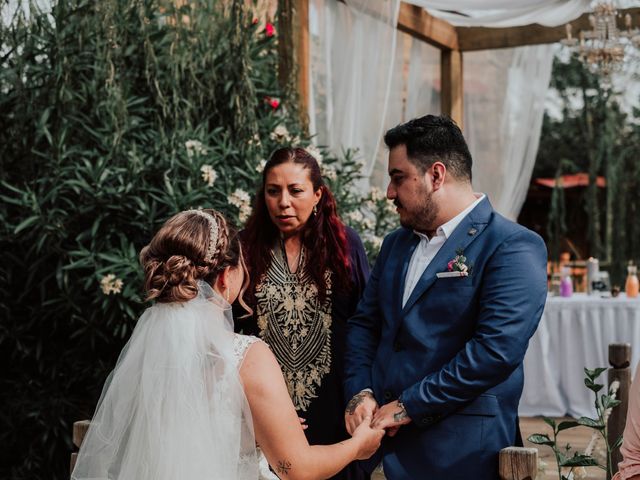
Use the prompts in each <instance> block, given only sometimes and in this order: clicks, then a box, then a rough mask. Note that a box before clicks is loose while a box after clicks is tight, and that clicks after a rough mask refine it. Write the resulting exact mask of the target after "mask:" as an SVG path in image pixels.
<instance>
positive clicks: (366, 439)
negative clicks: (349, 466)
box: [352, 415, 385, 460]
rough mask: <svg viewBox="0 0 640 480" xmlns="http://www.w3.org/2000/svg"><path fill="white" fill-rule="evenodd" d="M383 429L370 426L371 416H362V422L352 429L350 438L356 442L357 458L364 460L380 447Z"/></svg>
mask: <svg viewBox="0 0 640 480" xmlns="http://www.w3.org/2000/svg"><path fill="white" fill-rule="evenodd" d="M384 434H385V431H384V429H382V428H371V417H370V416H369V415H367V416H366V417H364V419H363V421H362V423H361V424H360V425H358V427H357V428H356V429H355V430H354V431H353V436H352V438H353V439H354V440H355V441H356V442H358V447H359V448H358V457H357V460H366V459H367V458H370V457H371V455H373V454H374V453H375V452H376V450H378V448H379V447H380V442H381V441H382V437H384Z"/></svg>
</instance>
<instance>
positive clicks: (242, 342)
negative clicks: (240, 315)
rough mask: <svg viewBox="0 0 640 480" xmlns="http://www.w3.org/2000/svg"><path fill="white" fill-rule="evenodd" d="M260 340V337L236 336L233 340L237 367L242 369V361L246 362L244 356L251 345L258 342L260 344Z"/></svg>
mask: <svg viewBox="0 0 640 480" xmlns="http://www.w3.org/2000/svg"><path fill="white" fill-rule="evenodd" d="M259 341H260V339H259V338H258V337H254V336H253V335H240V334H237V333H236V334H235V337H234V338H233V354H234V357H235V360H236V367H237V368H240V367H241V366H242V361H243V360H244V356H245V354H246V353H247V350H248V349H249V347H250V346H251V345H253V344H254V343H256V342H259Z"/></svg>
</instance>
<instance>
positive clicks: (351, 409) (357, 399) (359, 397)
mask: <svg viewBox="0 0 640 480" xmlns="http://www.w3.org/2000/svg"><path fill="white" fill-rule="evenodd" d="M366 397H370V398H374V397H373V394H372V393H371V392H368V391H364V392H360V393H356V394H355V395H354V396H353V398H352V399H351V400H349V403H347V408H346V409H345V410H346V412H347V413H348V414H349V415H353V414H354V413H355V411H356V408H358V405H360V404H361V403H362V402H363V401H364V399H365V398H366Z"/></svg>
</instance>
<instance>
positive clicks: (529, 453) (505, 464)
mask: <svg viewBox="0 0 640 480" xmlns="http://www.w3.org/2000/svg"><path fill="white" fill-rule="evenodd" d="M537 475H538V449H537V448H522V447H507V448H503V449H502V450H500V457H499V466H498V476H499V477H500V480H535V478H536V476H537Z"/></svg>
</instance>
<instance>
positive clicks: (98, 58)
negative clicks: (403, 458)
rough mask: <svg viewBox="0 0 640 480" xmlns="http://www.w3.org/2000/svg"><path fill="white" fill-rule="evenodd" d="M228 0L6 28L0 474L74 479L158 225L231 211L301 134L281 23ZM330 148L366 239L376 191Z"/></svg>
mask: <svg viewBox="0 0 640 480" xmlns="http://www.w3.org/2000/svg"><path fill="white" fill-rule="evenodd" d="M224 4H225V5H223V2H216V1H213V0H202V1H196V2H190V3H189V4H187V5H185V6H183V7H181V8H180V9H179V10H176V9H174V8H173V7H172V6H171V5H172V2H163V3H159V2H156V1H152V0H100V1H97V2H96V1H87V0H65V1H60V2H58V3H56V4H55V5H54V6H53V9H52V11H51V12H50V13H47V12H40V11H37V10H35V9H34V6H33V5H30V7H29V8H27V7H26V6H25V5H20V6H19V7H18V9H17V10H16V11H15V12H14V13H15V14H14V16H13V17H12V18H11V21H10V23H5V24H3V25H2V27H1V30H0V40H1V50H0V62H1V63H0V112H2V114H1V115H0V198H1V200H2V201H1V203H0V245H1V246H2V251H4V252H5V253H4V257H3V262H2V264H1V266H0V293H1V300H0V312H2V322H1V323H0V347H1V348H0V351H1V352H2V353H1V361H2V364H3V366H4V372H5V373H4V375H3V379H2V381H1V382H2V383H1V384H0V404H2V405H3V409H2V411H1V412H0V441H1V443H2V445H3V446H4V448H3V449H2V453H1V454H0V455H1V457H0V459H1V460H0V464H1V466H0V477H3V478H45V477H46V478H68V462H69V453H70V451H71V447H72V446H71V426H72V423H73V422H74V421H76V420H80V419H84V418H88V417H90V416H91V414H92V412H93V409H94V406H95V402H96V401H97V399H98V396H99V394H100V389H101V387H102V384H103V382H104V380H105V378H106V375H107V374H108V372H109V371H110V369H111V368H112V367H113V365H114V363H115V360H116V358H117V355H118V353H119V351H120V349H121V348H122V346H123V345H124V342H125V341H126V340H127V338H128V337H129V334H130V333H131V330H132V328H133V326H134V324H135V320H136V318H137V317H138V315H139V314H140V313H141V311H142V309H143V308H144V307H145V306H144V304H143V303H142V299H141V284H142V283H141V279H142V278H141V269H140V268H139V265H138V260H137V256H138V252H139V251H140V249H141V248H142V247H143V246H144V245H145V244H146V243H147V242H148V241H149V239H150V238H151V236H152V234H153V232H154V231H155V230H157V228H158V227H159V226H160V225H161V224H162V222H164V221H165V220H166V219H167V218H168V217H170V216H171V215H173V214H174V213H176V212H178V211H180V210H183V209H186V208H192V207H200V206H202V207H212V208H216V209H218V210H221V211H223V212H224V213H226V214H227V215H228V216H229V217H230V218H232V219H233V220H234V221H236V222H237V223H239V224H241V223H242V221H243V219H244V217H246V216H247V214H248V212H249V211H250V200H249V196H250V193H251V192H253V191H254V189H255V187H256V184H257V181H258V179H259V175H260V173H259V170H260V166H261V162H263V161H264V159H265V158H266V157H267V156H268V155H269V153H270V152H271V151H272V150H274V149H275V148H276V147H278V146H279V145H285V144H301V145H308V144H309V139H308V138H305V137H304V134H303V131H302V129H301V125H300V122H299V120H298V119H299V118H300V116H299V114H298V111H297V107H296V103H295V101H294V99H293V98H290V97H289V96H287V95H285V94H284V92H280V91H279V90H278V87H277V81H276V68H277V63H278V62H277V60H278V59H277V53H276V49H277V35H275V36H269V35H268V33H267V30H266V29H265V28H264V25H263V22H262V21H259V22H257V23H256V22H255V21H254V17H253V15H254V13H253V12H252V11H251V10H250V9H248V8H246V7H245V6H244V5H245V2H244V1H240V0H237V1H234V2H224ZM9 10H10V8H9V6H8V4H7V3H3V11H4V12H7V11H9ZM274 99H276V100H277V101H278V102H279V105H277V106H276V105H275V103H276V102H273V100H274ZM322 153H323V152H317V154H318V155H322ZM324 156H325V158H324V161H323V169H324V172H325V175H326V177H327V179H328V181H329V183H330V184H331V186H332V188H333V190H334V192H336V195H337V197H338V202H339V206H340V208H341V210H342V212H343V214H344V215H345V218H346V219H347V220H348V221H349V223H351V224H352V225H353V226H355V227H356V228H359V229H360V230H361V231H362V230H363V227H366V228H368V229H369V231H368V233H366V232H365V233H366V234H365V235H363V237H364V239H365V241H366V242H367V245H368V246H369V247H375V246H376V245H377V244H379V238H378V237H379V236H381V235H382V234H383V233H385V232H384V230H387V229H388V228H390V224H389V220H388V219H387V217H385V215H384V214H383V210H379V211H378V210H376V208H377V207H378V206H384V205H385V202H386V201H385V200H382V199H380V198H379V197H380V196H379V194H377V193H375V192H374V194H373V198H369V202H367V201H366V199H364V201H363V199H362V198H360V197H359V196H358V195H357V194H356V193H354V188H353V185H354V182H356V181H357V180H358V179H359V170H360V165H359V163H358V162H356V161H355V160H354V159H353V155H352V153H351V152H346V153H345V155H344V156H342V157H341V158H335V157H330V156H328V155H327V154H326V152H324ZM214 177H215V178H214ZM247 192H249V193H247ZM355 209H364V210H366V211H365V214H364V216H359V215H358V214H353V213H349V212H352V211H354V210H355ZM372 222H373V223H372ZM375 251H377V248H373V249H371V252H372V255H375V253H374V252H375Z"/></svg>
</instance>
